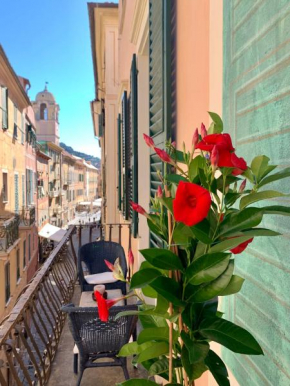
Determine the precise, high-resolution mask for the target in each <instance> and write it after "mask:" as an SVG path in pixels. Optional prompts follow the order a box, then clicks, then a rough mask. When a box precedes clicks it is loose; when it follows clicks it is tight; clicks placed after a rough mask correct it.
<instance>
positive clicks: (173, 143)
mask: <svg viewBox="0 0 290 386" xmlns="http://www.w3.org/2000/svg"><path fill="white" fill-rule="evenodd" d="M171 146H172V147H174V149H175V148H176V141H173V142H171Z"/></svg>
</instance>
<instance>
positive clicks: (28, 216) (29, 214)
mask: <svg viewBox="0 0 290 386" xmlns="http://www.w3.org/2000/svg"><path fill="white" fill-rule="evenodd" d="M34 223H35V206H28V207H23V208H22V213H21V219H20V226H25V227H29V226H31V225H33V224H34Z"/></svg>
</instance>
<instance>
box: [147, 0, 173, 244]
mask: <svg viewBox="0 0 290 386" xmlns="http://www.w3.org/2000/svg"><path fill="white" fill-rule="evenodd" d="M171 3H172V2H171V1H168V0H150V2H149V114H150V115H149V133H150V136H151V137H153V139H154V142H155V145H156V146H157V147H160V148H164V147H165V142H166V140H168V139H169V138H170V136H171V103H172V101H171V92H172V87H171V58H172V56H171ZM158 170H160V171H161V172H162V171H163V165H162V163H161V162H160V159H159V157H158V156H157V155H156V154H155V153H154V151H152V150H151V154H150V195H151V197H154V196H155V193H156V191H157V188H158V185H160V180H159V178H158V175H157V171H158ZM150 242H151V245H153V246H157V245H160V240H159V239H158V238H156V236H155V235H153V234H151V237H150Z"/></svg>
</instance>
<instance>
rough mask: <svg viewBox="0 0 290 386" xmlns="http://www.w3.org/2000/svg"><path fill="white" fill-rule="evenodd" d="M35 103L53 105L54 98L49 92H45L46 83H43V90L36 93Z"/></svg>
mask: <svg viewBox="0 0 290 386" xmlns="http://www.w3.org/2000/svg"><path fill="white" fill-rule="evenodd" d="M35 101H36V102H42V101H46V102H52V103H55V98H54V96H53V94H52V93H51V92H49V91H47V82H46V83H45V88H44V90H43V91H40V92H39V93H37V95H36V98H35Z"/></svg>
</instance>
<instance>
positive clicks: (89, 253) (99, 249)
mask: <svg viewBox="0 0 290 386" xmlns="http://www.w3.org/2000/svg"><path fill="white" fill-rule="evenodd" d="M117 257H119V258H120V265H121V267H122V270H123V272H124V276H125V277H126V276H127V261H126V257H125V253H124V249H123V247H122V245H120V244H118V243H114V242H112V241H96V242H93V243H88V244H85V245H83V246H82V247H81V248H80V249H79V258H78V270H79V271H81V273H82V267H81V262H82V261H83V262H85V264H86V266H87V267H88V269H89V271H90V273H91V274H94V273H101V272H108V271H109V268H108V267H107V266H106V264H105V262H104V260H105V259H106V260H108V261H109V262H110V263H112V264H114V262H115V260H116V259H117Z"/></svg>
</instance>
